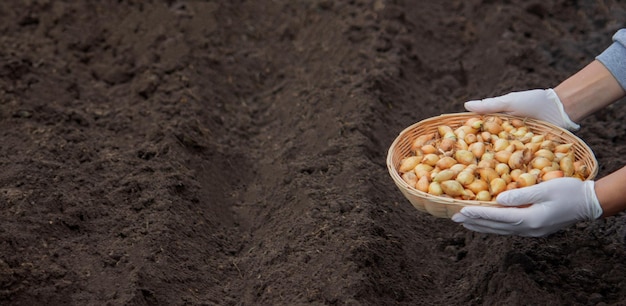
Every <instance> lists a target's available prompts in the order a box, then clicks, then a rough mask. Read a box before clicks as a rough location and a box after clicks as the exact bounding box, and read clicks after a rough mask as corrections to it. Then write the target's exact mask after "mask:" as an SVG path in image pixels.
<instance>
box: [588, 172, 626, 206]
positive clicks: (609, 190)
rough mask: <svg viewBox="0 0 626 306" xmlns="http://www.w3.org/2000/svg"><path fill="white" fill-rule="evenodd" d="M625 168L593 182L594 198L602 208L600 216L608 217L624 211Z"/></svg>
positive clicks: (625, 199)
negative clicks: (596, 198)
mask: <svg viewBox="0 0 626 306" xmlns="http://www.w3.org/2000/svg"><path fill="white" fill-rule="evenodd" d="M625 186H626V167H624V168H621V169H619V170H617V171H615V172H613V173H611V174H609V175H607V176H605V177H603V178H601V179H599V180H598V181H596V182H595V191H596V196H597V197H598V202H600V206H602V211H603V213H602V216H603V217H608V216H612V215H615V214H617V213H619V212H621V211H624V210H626V197H624V187H625Z"/></svg>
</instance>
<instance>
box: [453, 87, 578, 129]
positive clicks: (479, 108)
mask: <svg viewBox="0 0 626 306" xmlns="http://www.w3.org/2000/svg"><path fill="white" fill-rule="evenodd" d="M465 109H467V110H468V111H471V112H476V113H479V114H486V113H505V114H509V115H514V116H518V117H529V118H534V119H539V120H543V121H547V122H550V123H552V124H554V125H557V126H560V127H562V128H565V129H568V130H570V131H576V130H578V129H579V128H580V125H578V124H576V123H575V122H573V121H572V120H571V119H570V117H569V116H568V115H567V113H565V110H564V108H563V103H562V102H561V100H560V99H559V96H557V94H556V93H555V92H554V90H553V89H533V90H526V91H518V92H511V93H508V94H506V95H503V96H499V97H495V98H487V99H483V100H473V101H468V102H465Z"/></svg>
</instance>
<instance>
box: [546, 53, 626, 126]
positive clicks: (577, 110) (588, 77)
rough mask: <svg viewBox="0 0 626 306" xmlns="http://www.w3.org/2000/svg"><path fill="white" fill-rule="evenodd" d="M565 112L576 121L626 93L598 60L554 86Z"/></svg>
mask: <svg viewBox="0 0 626 306" xmlns="http://www.w3.org/2000/svg"><path fill="white" fill-rule="evenodd" d="M554 91H555V92H556V94H557V95H558V96H559V99H560V100H561V102H563V107H564V109H565V112H566V113H567V114H568V116H569V117H570V119H572V120H573V121H574V122H580V120H582V119H583V118H585V117H587V116H589V115H590V114H592V113H594V112H596V111H597V110H599V109H601V108H603V107H605V106H607V105H609V104H611V103H613V102H615V101H617V100H619V99H620V98H622V97H624V95H626V92H624V89H623V88H622V87H621V86H620V84H619V83H618V81H617V80H616V79H615V77H613V75H612V74H611V72H610V71H609V70H608V69H607V68H606V67H605V66H604V65H603V64H602V63H600V62H599V61H598V60H594V61H593V62H591V63H590V64H589V65H587V66H586V67H585V68H583V69H582V70H580V71H579V72H577V73H576V74H574V75H573V76H571V77H570V78H568V79H566V80H565V81H563V82H562V83H561V84H559V85H558V86H556V87H555V88H554Z"/></svg>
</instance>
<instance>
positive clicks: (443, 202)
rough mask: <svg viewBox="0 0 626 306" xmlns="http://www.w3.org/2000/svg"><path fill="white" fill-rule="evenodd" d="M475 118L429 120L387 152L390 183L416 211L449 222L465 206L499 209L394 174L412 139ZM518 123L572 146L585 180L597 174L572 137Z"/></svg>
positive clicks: (467, 115) (591, 159) (559, 130)
mask: <svg viewBox="0 0 626 306" xmlns="http://www.w3.org/2000/svg"><path fill="white" fill-rule="evenodd" d="M489 115H495V116H499V117H501V118H503V119H506V118H508V119H513V118H518V117H514V116H509V115H505V114H489ZM489 115H482V116H489ZM476 116H481V115H478V114H475V113H455V114H444V115H440V116H437V117H432V118H428V119H425V120H422V121H420V122H418V123H415V124H413V125H411V126H409V127H408V128H406V129H404V130H403V131H402V132H401V133H400V134H399V135H398V137H397V138H396V139H395V140H394V142H393V143H392V144H391V147H390V148H389V152H388V154H387V169H388V170H389V174H390V175H391V177H392V179H393V181H394V182H395V183H396V185H397V186H398V188H399V189H400V191H401V192H402V194H403V195H404V196H405V197H406V198H407V199H408V200H409V201H410V202H411V204H412V205H413V206H414V207H415V208H417V209H418V210H419V211H422V212H427V213H429V214H431V215H433V216H436V217H439V218H450V217H452V215H454V214H455V213H456V212H458V211H459V210H460V209H461V208H463V207H464V206H468V205H483V206H499V205H498V204H496V203H495V202H483V201H475V200H457V199H453V198H448V197H441V196H435V195H431V194H429V193H426V192H422V191H419V190H417V189H415V188H413V187H410V186H409V184H407V183H406V182H405V181H404V180H403V179H402V177H401V176H400V173H399V172H398V170H397V169H398V167H399V165H400V161H401V160H402V159H403V158H404V157H407V156H410V155H412V152H411V144H412V143H413V140H415V138H417V137H418V136H420V135H423V134H428V133H436V132H437V127H438V126H440V125H444V124H445V125H448V126H450V127H452V128H453V129H454V128H456V127H458V126H461V125H462V124H463V123H465V121H466V120H467V119H469V118H471V117H476ZM518 119H522V120H524V121H525V123H526V126H527V127H528V128H529V129H530V131H532V132H533V133H535V134H542V135H545V136H547V137H549V136H550V135H551V136H553V137H554V139H558V140H560V141H561V142H563V143H573V146H572V148H573V149H574V155H575V158H576V160H581V161H582V162H583V164H585V165H586V166H587V168H588V169H589V170H590V172H589V176H588V177H587V178H586V179H587V180H591V179H593V178H595V176H596V175H597V174H598V162H597V160H596V158H595V155H594V154H593V151H592V150H591V148H589V146H588V145H587V144H586V143H585V142H584V141H582V140H581V139H580V138H578V137H576V136H575V135H574V134H572V133H571V132H569V131H567V130H565V129H563V128H560V127H558V126H555V125H553V124H550V123H547V122H544V121H539V120H534V119H529V118H518Z"/></svg>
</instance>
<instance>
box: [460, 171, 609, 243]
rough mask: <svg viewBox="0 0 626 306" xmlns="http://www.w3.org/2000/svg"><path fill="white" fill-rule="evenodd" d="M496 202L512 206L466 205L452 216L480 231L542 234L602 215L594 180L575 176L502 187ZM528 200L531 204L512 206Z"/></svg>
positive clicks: (521, 234) (523, 203)
mask: <svg viewBox="0 0 626 306" xmlns="http://www.w3.org/2000/svg"><path fill="white" fill-rule="evenodd" d="M497 202H498V204H501V205H504V206H511V207H485V206H466V207H464V208H463V209H461V211H460V212H458V213H456V214H454V215H453V216H452V220H453V221H455V222H459V223H462V224H463V226H464V227H465V228H467V229H470V230H473V231H477V232H481V233H492V234H500V235H519V236H530V237H542V236H547V235H549V234H552V233H554V232H556V231H558V230H560V229H562V228H565V227H567V226H570V225H572V224H574V223H576V222H578V221H583V220H595V219H597V218H599V217H600V216H601V215H602V207H600V203H599V202H598V198H597V197H596V193H595V190H594V182H593V181H581V180H579V179H576V178H558V179H553V180H550V181H547V182H543V183H540V184H537V185H533V186H529V187H524V188H519V189H513V190H509V191H505V192H503V193H501V194H499V195H498V197H497ZM530 203H533V205H531V206H528V207H515V206H520V205H525V204H530Z"/></svg>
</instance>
